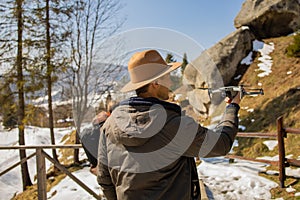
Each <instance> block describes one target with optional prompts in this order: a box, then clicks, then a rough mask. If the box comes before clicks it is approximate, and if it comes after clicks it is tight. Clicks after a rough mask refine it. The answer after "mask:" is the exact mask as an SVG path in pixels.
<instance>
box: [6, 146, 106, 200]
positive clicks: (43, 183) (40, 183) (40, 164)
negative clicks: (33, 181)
mask: <svg viewBox="0 0 300 200" xmlns="http://www.w3.org/2000/svg"><path fill="white" fill-rule="evenodd" d="M81 147H82V145H80V144H74V145H35V146H26V145H20V146H9V147H8V146H0V150H7V149H19V150H20V149H35V153H33V154H31V155H29V156H27V157H26V158H24V159H22V160H21V161H20V162H18V163H16V164H14V165H12V166H11V167H9V168H7V169H5V170H4V171H2V172H0V176H2V175H3V174H5V173H7V172H9V171H10V170H12V169H14V168H15V167H17V166H18V165H20V164H22V163H24V162H26V161H27V160H28V159H30V158H32V157H34V156H36V169H37V190H38V199H39V200H46V199H47V177H46V165H45V158H47V159H48V160H49V161H50V162H52V163H53V164H54V166H55V167H56V168H58V169H59V170H60V171H62V172H63V173H65V174H66V175H67V176H69V177H70V178H71V179H72V180H73V181H75V182H76V183H77V184H78V185H80V186H81V187H82V188H83V189H84V190H86V191H87V192H88V193H89V194H91V195H92V196H93V197H95V199H101V198H102V197H101V196H100V195H98V194H96V193H95V192H94V191H93V190H92V189H90V188H89V187H88V186H87V185H85V184H84V183H83V182H82V181H80V180H79V179H78V178H77V177H76V176H74V175H73V174H72V173H71V172H69V171H68V169H66V168H65V167H64V166H63V165H61V164H60V163H59V162H58V161H56V160H55V159H53V158H52V157H51V156H49V155H48V154H47V153H46V152H45V151H44V149H59V148H72V149H78V148H81Z"/></svg>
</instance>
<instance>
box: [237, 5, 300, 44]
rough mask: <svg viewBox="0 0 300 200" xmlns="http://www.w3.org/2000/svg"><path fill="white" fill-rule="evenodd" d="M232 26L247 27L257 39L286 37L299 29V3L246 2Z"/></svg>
mask: <svg viewBox="0 0 300 200" xmlns="http://www.w3.org/2000/svg"><path fill="white" fill-rule="evenodd" d="M234 25H235V27H236V28H240V27H242V26H248V27H249V28H250V29H251V31H253V33H254V34H255V36H256V38H257V39H264V38H270V37H279V36H285V35H288V34H290V33H293V32H295V31H297V30H299V29H300V1H299V0H246V1H245V2H244V4H243V6H242V9H241V10H240V12H239V13H238V15H237V16H236V18H235V20H234Z"/></svg>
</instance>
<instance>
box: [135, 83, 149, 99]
mask: <svg viewBox="0 0 300 200" xmlns="http://www.w3.org/2000/svg"><path fill="white" fill-rule="evenodd" d="M149 85H150V84H147V85H144V86H143V87H140V88H138V89H136V90H135V93H136V95H137V96H139V95H140V94H142V93H145V92H147V91H148V87H149Z"/></svg>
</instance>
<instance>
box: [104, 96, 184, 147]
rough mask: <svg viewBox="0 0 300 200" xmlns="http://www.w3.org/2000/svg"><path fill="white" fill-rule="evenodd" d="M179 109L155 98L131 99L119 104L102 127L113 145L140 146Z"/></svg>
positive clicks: (158, 130) (159, 129)
mask: <svg viewBox="0 0 300 200" xmlns="http://www.w3.org/2000/svg"><path fill="white" fill-rule="evenodd" d="M172 113H174V114H176V116H178V113H179V114H181V108H180V107H179V106H178V105H176V104H172V103H168V102H165V101H161V100H158V99H156V98H140V97H132V98H130V99H128V100H125V101H123V102H121V103H120V104H119V106H118V107H117V108H115V110H114V111H113V112H112V114H111V116H110V117H109V118H108V120H107V121H106V123H105V124H104V126H103V128H104V129H103V130H104V131H105V134H106V135H107V137H108V138H110V140H111V141H112V142H113V143H121V144H123V145H126V146H141V145H143V144H144V143H146V142H147V141H148V140H149V139H150V138H151V137H153V136H154V135H155V134H157V133H158V132H160V131H161V130H162V128H163V127H164V125H165V123H166V122H167V119H169V115H170V114H172Z"/></svg>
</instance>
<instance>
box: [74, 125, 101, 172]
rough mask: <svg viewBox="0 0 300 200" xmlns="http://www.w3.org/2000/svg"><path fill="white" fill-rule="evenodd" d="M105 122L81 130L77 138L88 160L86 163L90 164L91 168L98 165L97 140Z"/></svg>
mask: <svg viewBox="0 0 300 200" xmlns="http://www.w3.org/2000/svg"><path fill="white" fill-rule="evenodd" d="M104 122H105V121H103V122H101V123H99V124H96V125H93V126H90V127H87V128H85V129H83V130H82V131H81V132H80V134H79V138H80V141H81V143H82V147H83V150H84V152H85V154H86V156H87V158H88V161H89V162H90V163H91V165H92V166H93V167H96V166H97V163H98V159H97V157H98V146H99V138H100V128H101V127H102V126H103V124H104Z"/></svg>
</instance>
